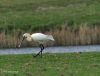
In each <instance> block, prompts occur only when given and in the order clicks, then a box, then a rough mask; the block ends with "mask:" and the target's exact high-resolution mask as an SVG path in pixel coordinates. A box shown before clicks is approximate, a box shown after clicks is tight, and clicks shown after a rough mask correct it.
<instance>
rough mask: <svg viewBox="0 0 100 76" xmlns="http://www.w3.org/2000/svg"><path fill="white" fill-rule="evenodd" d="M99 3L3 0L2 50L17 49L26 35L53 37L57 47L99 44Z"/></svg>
mask: <svg viewBox="0 0 100 76" xmlns="http://www.w3.org/2000/svg"><path fill="white" fill-rule="evenodd" d="M99 3H100V1H99V0H70V1H69V0H9V1H8V0H0V47H16V46H17V45H18V43H19V41H20V39H21V36H22V34H23V33H25V32H30V33H34V32H43V33H49V34H53V35H54V37H55V39H56V42H55V44H54V45H80V44H82V45H84V44H99V43H100V40H99V38H100V34H99V30H100V21H99V20H100V17H99V16H100V14H99V13H100V8H99V7H100V4H99ZM62 35H63V36H62ZM60 38H61V39H60ZM73 38H74V39H73ZM25 45H27V44H25Z"/></svg>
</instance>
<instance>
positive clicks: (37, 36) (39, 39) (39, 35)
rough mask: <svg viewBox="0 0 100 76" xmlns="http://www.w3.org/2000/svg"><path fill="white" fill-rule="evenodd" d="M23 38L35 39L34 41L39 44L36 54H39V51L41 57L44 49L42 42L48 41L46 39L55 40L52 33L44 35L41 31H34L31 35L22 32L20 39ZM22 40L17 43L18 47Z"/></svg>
mask: <svg viewBox="0 0 100 76" xmlns="http://www.w3.org/2000/svg"><path fill="white" fill-rule="evenodd" d="M24 39H26V40H27V41H35V42H38V43H39V44H40V48H41V51H40V52H39V53H38V54H37V55H39V54H40V53H41V57H42V51H43V50H44V46H43V44H44V43H46V42H48V41H55V40H54V38H53V36H52V35H45V34H42V33H34V34H32V35H30V34H29V33H25V34H23V39H22V41H23V40H24ZM22 41H21V43H20V44H19V47H20V46H21V44H22ZM37 55H36V56H37Z"/></svg>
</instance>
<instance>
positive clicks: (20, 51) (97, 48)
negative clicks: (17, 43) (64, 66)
mask: <svg viewBox="0 0 100 76" xmlns="http://www.w3.org/2000/svg"><path fill="white" fill-rule="evenodd" d="M39 51H40V48H38V47H33V48H17V49H0V55H5V54H32V53H37V52H39ZM70 52H100V45H88V46H64V47H63V46H58V47H47V48H45V49H44V51H43V53H70Z"/></svg>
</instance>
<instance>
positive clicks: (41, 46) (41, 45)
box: [34, 44, 44, 57]
mask: <svg viewBox="0 0 100 76" xmlns="http://www.w3.org/2000/svg"><path fill="white" fill-rule="evenodd" d="M40 48H41V51H39V52H38V53H37V54H36V55H35V56H34V57H37V56H38V55H39V54H40V53H41V57H42V51H43V49H44V46H43V44H40Z"/></svg>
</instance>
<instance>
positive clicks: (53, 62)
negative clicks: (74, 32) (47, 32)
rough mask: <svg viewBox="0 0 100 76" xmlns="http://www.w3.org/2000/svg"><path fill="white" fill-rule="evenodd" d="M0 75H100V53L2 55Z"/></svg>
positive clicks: (0, 57) (0, 58)
mask: <svg viewBox="0 0 100 76" xmlns="http://www.w3.org/2000/svg"><path fill="white" fill-rule="evenodd" d="M0 76H100V53H99V52H92V53H64V54H44V55H43V58H40V57H37V58H33V57H32V55H1V56H0Z"/></svg>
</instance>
